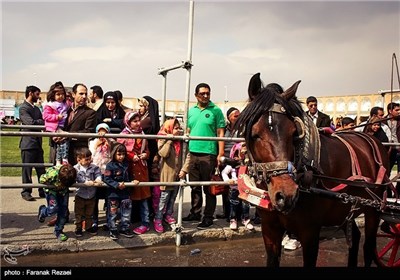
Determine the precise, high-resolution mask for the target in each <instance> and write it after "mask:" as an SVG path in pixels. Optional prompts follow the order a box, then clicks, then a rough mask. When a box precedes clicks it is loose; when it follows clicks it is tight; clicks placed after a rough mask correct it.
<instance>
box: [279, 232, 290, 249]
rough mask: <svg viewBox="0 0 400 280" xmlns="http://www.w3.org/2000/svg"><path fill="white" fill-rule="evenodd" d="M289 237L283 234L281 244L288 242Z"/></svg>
mask: <svg viewBox="0 0 400 280" xmlns="http://www.w3.org/2000/svg"><path fill="white" fill-rule="evenodd" d="M289 240H290V238H289V235H287V234H286V235H285V237H284V238H283V239H282V243H281V244H282V246H285V245H286V244H287V243H288V242H289Z"/></svg>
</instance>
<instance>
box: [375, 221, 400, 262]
mask: <svg viewBox="0 0 400 280" xmlns="http://www.w3.org/2000/svg"><path fill="white" fill-rule="evenodd" d="M390 231H391V232H390V233H385V232H383V231H379V232H378V234H377V235H376V259H377V265H378V266H382V267H400V250H399V246H400V224H390Z"/></svg>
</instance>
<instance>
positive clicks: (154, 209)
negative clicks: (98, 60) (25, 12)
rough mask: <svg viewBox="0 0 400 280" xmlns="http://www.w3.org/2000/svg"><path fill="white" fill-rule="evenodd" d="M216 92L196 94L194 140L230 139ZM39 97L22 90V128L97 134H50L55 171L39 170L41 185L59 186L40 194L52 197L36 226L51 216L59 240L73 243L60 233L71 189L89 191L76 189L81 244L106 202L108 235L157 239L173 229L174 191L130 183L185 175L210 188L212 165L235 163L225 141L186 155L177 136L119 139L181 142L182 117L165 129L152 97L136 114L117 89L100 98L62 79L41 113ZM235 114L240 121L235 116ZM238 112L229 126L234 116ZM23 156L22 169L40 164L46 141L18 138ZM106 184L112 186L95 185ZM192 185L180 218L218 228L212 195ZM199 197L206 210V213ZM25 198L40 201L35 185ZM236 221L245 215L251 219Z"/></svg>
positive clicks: (27, 175) (26, 176)
mask: <svg viewBox="0 0 400 280" xmlns="http://www.w3.org/2000/svg"><path fill="white" fill-rule="evenodd" d="M210 92H211V89H210V86H209V85H208V84H205V83H201V84H199V85H198V86H197V87H196V89H195V93H194V95H195V97H196V99H197V104H196V105H195V106H193V107H192V108H191V109H190V111H189V115H188V126H187V131H186V133H187V134H188V135H190V136H211V137H215V136H220V137H223V136H224V135H225V132H226V130H227V127H228V126H227V125H226V121H225V117H224V115H223V113H222V110H221V109H220V108H219V107H218V106H216V105H215V104H214V103H213V102H211V100H210ZM40 93H41V90H40V89H39V88H38V87H36V86H28V87H27V88H26V91H25V101H24V104H22V106H21V108H20V116H21V121H22V124H24V125H44V126H45V130H46V131H48V132H61V133H93V132H95V133H97V134H98V137H96V138H92V139H88V138H86V137H79V136H76V135H74V136H72V137H63V136H54V137H50V139H49V146H50V158H49V161H50V162H51V163H53V164H54V166H53V167H51V168H48V169H47V170H46V169H45V168H44V167H36V173H37V176H38V181H39V182H40V183H43V184H47V185H52V186H57V187H55V188H52V187H48V188H47V187H45V188H43V189H39V196H40V197H41V198H46V202H47V205H44V204H43V205H41V206H40V207H39V212H38V220H39V221H40V222H44V221H45V219H46V218H47V217H52V219H51V220H50V221H49V222H48V225H49V226H54V234H55V236H56V237H57V238H58V239H59V240H60V241H65V240H67V239H68V236H67V235H66V234H65V233H64V232H63V228H64V225H65V223H67V222H68V221H69V215H70V211H69V209H68V204H67V203H66V201H68V199H69V195H70V193H71V191H70V190H69V187H70V186H71V185H72V184H73V183H83V184H85V186H84V187H78V188H77V189H76V192H75V200H74V202H75V206H74V216H75V217H74V221H75V226H76V229H75V232H74V233H75V236H76V237H81V236H82V235H83V234H84V233H85V232H87V233H89V234H92V235H94V234H97V231H98V228H99V224H100V223H99V207H100V205H99V204H101V203H100V201H102V200H104V206H103V209H104V210H105V213H106V221H105V224H103V228H104V229H106V230H108V231H109V234H110V238H111V239H114V240H115V239H118V237H119V235H122V236H125V237H128V238H130V237H132V236H134V234H137V235H140V234H145V233H146V232H148V231H149V230H150V227H151V224H153V228H154V229H155V231H156V232H159V233H162V232H164V230H165V229H164V226H165V225H171V224H174V223H176V220H175V217H174V205H175V200H176V197H177V193H178V187H170V186H168V187H167V186H163V185H162V184H161V185H160V186H153V187H146V186H140V187H132V188H127V187H126V186H125V184H126V183H127V182H134V183H135V184H138V183H139V182H152V181H153V182H176V181H179V180H181V179H186V178H188V179H189V181H209V180H210V177H211V172H212V170H214V168H215V167H217V166H220V168H221V169H222V167H223V165H222V163H221V160H220V159H221V157H222V156H224V155H228V156H229V151H228V152H226V151H227V149H230V147H231V146H229V145H227V148H225V145H224V141H218V142H217V141H200V140H192V141H189V146H188V150H189V152H188V154H187V155H186V156H183V151H184V149H183V147H182V145H183V142H182V141H179V140H173V139H172V137H171V139H145V138H135V137H133V138H126V137H120V135H125V134H129V135H130V134H133V135H135V134H137V135H167V136H174V135H175V136H178V135H183V133H184V131H183V130H182V127H181V123H180V122H179V120H178V119H176V118H172V119H168V120H166V121H165V122H164V123H163V124H162V125H160V120H159V108H158V102H157V101H156V100H155V99H153V98H152V97H150V96H143V97H142V98H139V99H138V105H139V107H138V108H136V109H133V108H127V107H126V106H123V104H122V93H121V92H120V91H118V90H116V91H108V92H105V93H103V90H102V88H101V86H98V85H95V86H92V87H90V92H88V88H87V86H86V85H84V84H82V83H78V84H75V85H74V86H73V87H72V90H71V91H70V92H67V91H66V89H65V87H64V85H63V84H62V82H60V81H58V82H56V83H54V84H53V85H51V86H50V89H49V91H48V93H47V102H46V103H45V104H44V106H43V113H42V111H41V110H40V109H39V108H38V107H37V106H35V103H37V100H38V98H39V96H40ZM234 109H235V110H233V109H232V110H233V111H234V113H235V117H236V118H237V116H238V113H239V111H238V110H237V109H236V108H234ZM232 110H230V111H229V114H228V116H227V119H228V120H229V119H232V116H230V115H231V113H232ZM229 122H231V125H233V123H234V122H233V121H232V120H231V121H228V123H229ZM229 127H230V129H231V128H232V126H229ZM25 131H33V130H29V129H25ZM104 134H115V137H112V138H110V137H104ZM20 149H21V157H22V162H23V163H44V158H43V157H44V152H43V148H42V137H33V136H22V137H21V142H20ZM66 167H69V168H66ZM71 167H72V169H71ZM49 174H50V175H49ZM22 177H23V183H32V167H23V176H22ZM71 182H72V183H71ZM103 183H104V184H105V185H106V188H102V187H99V188H96V187H93V186H94V185H96V184H103ZM191 188H192V194H191V198H192V200H191V203H192V208H191V210H190V213H189V215H188V216H187V217H185V218H184V219H183V220H184V221H194V220H195V221H199V222H200V223H199V224H198V226H197V227H198V228H199V229H205V228H208V227H210V226H211V225H212V224H213V219H214V212H215V210H216V196H213V195H211V194H210V193H209V188H208V187H201V186H193V187H191ZM232 188H235V186H233V187H232ZM235 189H236V190H237V187H236V188H235ZM203 192H204V194H205V206H204V211H203V213H202V207H203ZM21 196H22V198H23V199H25V200H26V201H34V200H36V199H35V198H34V197H33V196H32V188H24V189H23V190H22V192H21ZM229 197H230V200H229V201H228V204H229V205H230V204H231V203H230V201H236V200H237V198H235V199H233V198H232V196H231V195H230V196H229ZM225 207H230V206H225ZM235 209H236V208H235ZM231 212H232V215H231V217H230V218H231V220H234V219H237V217H236V216H234V215H239V214H234V213H235V211H231ZM240 215H246V212H244V213H243V214H241V213H240ZM138 221H139V222H140V225H139V226H138V227H136V228H133V229H132V228H131V225H132V223H133V222H138ZM243 223H244V225H245V227H246V228H247V229H252V226H251V224H250V219H249V217H248V213H247V216H246V218H245V219H243ZM232 229H236V228H232Z"/></svg>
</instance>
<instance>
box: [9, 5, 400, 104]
mask: <svg viewBox="0 0 400 280" xmlns="http://www.w3.org/2000/svg"><path fill="white" fill-rule="evenodd" d="M189 7H190V4H189V1H175V2H171V1H168V2H167V1H154V2H148V1H146V2H138V1H125V2H119V3H113V2H110V1H101V2H96V3H94V2H93V1H84V2H67V3H53V2H52V3H49V2H41V1H31V2H16V1H12V2H11V1H9V2H7V1H2V13H1V14H2V81H1V89H3V90H18V91H24V90H25V87H26V86H27V85H30V84H36V85H37V86H38V87H40V88H41V90H42V91H47V90H48V89H49V87H50V85H51V84H52V83H54V82H56V81H59V80H60V81H62V82H63V83H64V85H66V86H73V85H74V84H75V83H78V82H83V83H84V84H86V85H87V86H88V87H90V86H92V85H95V84H98V85H100V86H102V87H103V89H104V91H105V92H106V91H110V90H117V89H119V90H121V91H122V93H123V94H124V96H126V97H141V96H144V95H151V96H153V97H154V98H156V99H161V97H162V85H163V84H162V76H160V75H158V70H159V68H162V67H170V66H174V65H177V64H179V63H181V62H182V61H186V60H187V58H188V33H189V32H188V28H189V10H190V9H189ZM399 50H400V2H399V1H389V2H383V1H379V2H378V1H376V2H372V1H369V2H358V1H353V2H350V1H344V2H343V1H342V2H325V1H323V2H321V1H313V2H300V1H295V2H272V1H258V2H247V1H246V2H244V1H236V2H230V1H229V2H228V1H207V2H205V1H194V28H193V49H192V63H193V65H194V66H193V68H192V75H191V85H190V96H191V100H194V97H193V92H194V88H195V86H196V85H197V84H198V83H200V82H206V83H209V84H210V86H211V94H212V96H211V99H212V100H213V101H215V102H222V101H224V99H225V96H226V94H227V95H228V100H229V101H242V100H245V99H246V98H247V86H248V82H249V79H250V77H251V75H252V74H254V73H257V72H260V73H261V78H262V79H263V80H264V82H265V83H270V82H276V83H279V84H281V85H282V86H283V87H284V88H287V87H289V86H290V85H292V84H293V83H294V82H295V81H297V80H302V83H301V84H300V86H299V90H298V96H299V97H307V96H309V95H315V96H317V97H318V96H337V95H341V96H343V95H355V94H366V93H377V92H378V91H379V90H384V89H390V87H391V82H390V81H391V67H392V66H391V63H392V55H393V53H395V54H396V55H397V56H399V55H400V54H399ZM394 87H395V88H398V87H399V85H398V81H397V78H396V79H395V86H394ZM185 94H186V70H184V69H178V70H174V71H171V72H169V74H168V75H167V99H177V100H184V96H185Z"/></svg>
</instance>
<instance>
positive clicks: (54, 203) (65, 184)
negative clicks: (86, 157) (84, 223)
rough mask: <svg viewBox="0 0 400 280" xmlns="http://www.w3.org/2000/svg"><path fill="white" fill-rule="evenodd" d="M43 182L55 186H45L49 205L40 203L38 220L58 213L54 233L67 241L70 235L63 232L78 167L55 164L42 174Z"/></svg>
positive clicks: (61, 239) (41, 221) (42, 220)
mask: <svg viewBox="0 0 400 280" xmlns="http://www.w3.org/2000/svg"><path fill="white" fill-rule="evenodd" d="M39 182H40V183H41V184H46V185H52V186H54V188H45V189H44V191H45V194H46V200H47V207H46V206H45V205H40V207H39V213H38V221H39V222H40V223H43V222H44V220H45V218H46V217H50V216H53V215H55V214H57V220H56V223H55V226H54V234H55V235H56V237H57V239H58V240H60V241H66V240H67V239H68V236H67V235H66V234H65V233H64V232H63V229H64V225H65V223H66V220H67V213H68V201H69V192H68V191H69V190H68V188H69V187H71V186H72V185H73V184H74V183H75V182H76V169H75V168H74V167H73V166H72V165H70V164H67V165H60V166H53V167H50V168H48V169H47V170H46V173H45V174H43V175H42V176H40V180H39Z"/></svg>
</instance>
